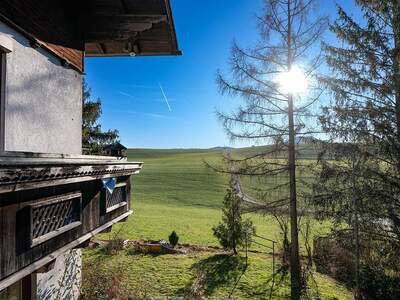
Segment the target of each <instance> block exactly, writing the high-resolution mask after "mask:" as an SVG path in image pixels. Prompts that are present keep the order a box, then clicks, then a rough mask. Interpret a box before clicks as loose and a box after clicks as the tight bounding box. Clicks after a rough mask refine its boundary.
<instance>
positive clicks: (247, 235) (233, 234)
mask: <svg viewBox="0 0 400 300" xmlns="http://www.w3.org/2000/svg"><path fill="white" fill-rule="evenodd" d="M242 213H243V211H242V201H241V199H240V197H239V196H238V195H237V194H236V193H235V191H234V189H233V188H232V187H231V188H229V189H228V190H227V191H226V195H225V197H224V201H223V208H222V222H220V223H219V224H218V225H217V226H215V227H213V228H212V230H213V232H214V236H215V237H217V238H218V240H219V242H220V244H221V246H222V247H224V249H231V250H233V253H234V254H235V255H237V253H238V252H237V250H238V248H239V247H242V246H245V245H246V243H247V244H250V241H251V236H252V235H253V234H254V233H255V227H254V226H253V223H252V222H251V220H250V219H247V220H242Z"/></svg>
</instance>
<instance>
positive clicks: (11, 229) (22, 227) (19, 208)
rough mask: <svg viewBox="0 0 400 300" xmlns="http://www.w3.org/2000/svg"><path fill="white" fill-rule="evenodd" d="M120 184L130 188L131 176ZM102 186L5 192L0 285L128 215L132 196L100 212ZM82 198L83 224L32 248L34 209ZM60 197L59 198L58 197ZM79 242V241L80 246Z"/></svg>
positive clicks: (0, 198)
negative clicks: (31, 216) (71, 195)
mask: <svg viewBox="0 0 400 300" xmlns="http://www.w3.org/2000/svg"><path fill="white" fill-rule="evenodd" d="M118 183H119V184H120V185H123V184H126V187H127V191H129V187H130V176H122V177H119V178H118ZM102 189H103V185H102V183H101V181H100V180H91V181H86V182H79V183H72V184H65V185H58V186H53V187H44V188H38V189H35V190H30V191H19V192H11V193H4V194H1V195H0V284H2V282H3V281H4V280H6V281H7V282H9V281H8V278H9V277H10V276H12V275H13V274H16V273H18V272H19V271H21V270H22V269H26V268H33V267H30V266H32V265H33V266H37V265H36V262H37V261H40V260H42V259H43V258H44V257H48V256H51V255H52V254H53V253H55V252H57V251H58V250H59V249H61V248H63V247H65V246H66V245H68V244H70V243H77V245H78V244H81V243H82V242H83V241H81V240H82V237H83V236H87V235H88V234H89V235H90V234H91V233H93V232H95V231H96V230H98V228H102V230H104V229H105V228H106V227H104V224H111V223H112V222H113V220H116V219H118V218H119V217H120V216H122V215H125V214H126V213H127V212H129V204H128V203H129V199H130V198H129V194H127V195H126V204H125V205H123V206H121V207H118V208H116V209H114V210H112V211H110V212H109V213H105V214H104V213H103V214H102V213H101V210H100V207H101V206H102V202H104V201H105V197H104V196H102V195H104V193H102V192H101V191H102ZM77 191H79V193H81V195H82V211H81V220H80V222H81V224H79V226H71V228H68V229H69V230H67V231H64V232H61V233H59V234H57V235H52V237H51V238H50V239H43V240H41V241H40V243H34V244H33V245H32V240H31V239H32V237H31V234H30V228H29V227H30V226H29V224H28V223H30V222H29V221H30V219H29V215H28V217H27V214H26V213H27V212H28V213H29V209H30V208H31V207H32V206H35V207H37V205H47V204H49V203H51V202H49V201H51V200H50V199H51V198H52V197H55V199H57V200H59V199H60V198H59V196H60V195H65V194H69V193H76V192H77ZM57 197H58V198H57ZM77 241H80V242H79V243H78V242H77Z"/></svg>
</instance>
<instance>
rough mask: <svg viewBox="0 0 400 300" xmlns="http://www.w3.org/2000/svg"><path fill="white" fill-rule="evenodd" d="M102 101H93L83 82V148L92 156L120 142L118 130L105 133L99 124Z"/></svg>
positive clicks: (88, 89)
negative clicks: (105, 147)
mask: <svg viewBox="0 0 400 300" xmlns="http://www.w3.org/2000/svg"><path fill="white" fill-rule="evenodd" d="M101 112H102V111H101V100H100V99H99V98H97V99H96V100H93V99H91V89H90V88H89V87H88V85H87V83H86V82H85V81H84V82H83V89H82V146H83V147H84V148H87V151H88V152H89V153H90V154H101V152H102V150H103V147H104V146H106V145H109V144H113V143H116V142H118V140H119V133H118V130H116V129H114V130H107V131H103V130H102V129H101V125H100V123H99V118H100V116H101Z"/></svg>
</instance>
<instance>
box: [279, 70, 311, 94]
mask: <svg viewBox="0 0 400 300" xmlns="http://www.w3.org/2000/svg"><path fill="white" fill-rule="evenodd" d="M277 82H278V84H279V90H280V91H281V92H282V93H284V94H301V93H304V92H305V91H306V90H307V87H308V82H307V78H306V76H305V74H304V72H303V71H302V70H301V69H300V68H298V67H297V66H293V67H292V68H291V70H290V71H289V72H282V73H280V74H279V75H278V76H277Z"/></svg>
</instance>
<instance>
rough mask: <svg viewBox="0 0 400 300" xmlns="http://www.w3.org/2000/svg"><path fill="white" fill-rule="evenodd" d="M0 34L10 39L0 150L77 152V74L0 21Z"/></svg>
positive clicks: (79, 91) (79, 112)
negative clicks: (2, 134)
mask: <svg viewBox="0 0 400 300" xmlns="http://www.w3.org/2000/svg"><path fill="white" fill-rule="evenodd" d="M0 34H1V35H2V36H3V37H7V38H8V39H11V40H12V42H13V51H12V52H10V53H8V54H6V80H5V95H4V98H5V100H4V122H1V123H2V124H4V128H3V129H4V130H3V132H4V137H3V140H4V146H3V147H4V150H5V151H24V152H36V153H63V154H81V149H82V144H81V143H82V142H81V138H82V137H81V135H82V76H81V75H80V74H79V72H77V71H75V70H73V69H68V68H65V67H64V66H62V64H61V61H60V60H59V59H58V58H57V57H55V56H54V55H52V54H51V53H49V52H48V51H46V50H44V49H33V48H32V47H31V45H30V42H29V40H28V39H26V38H25V37H24V36H23V35H21V34H20V33H18V32H17V31H15V30H13V29H12V28H10V27H9V26H7V25H5V24H4V23H1V22H0ZM0 144H1V143H0Z"/></svg>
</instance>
